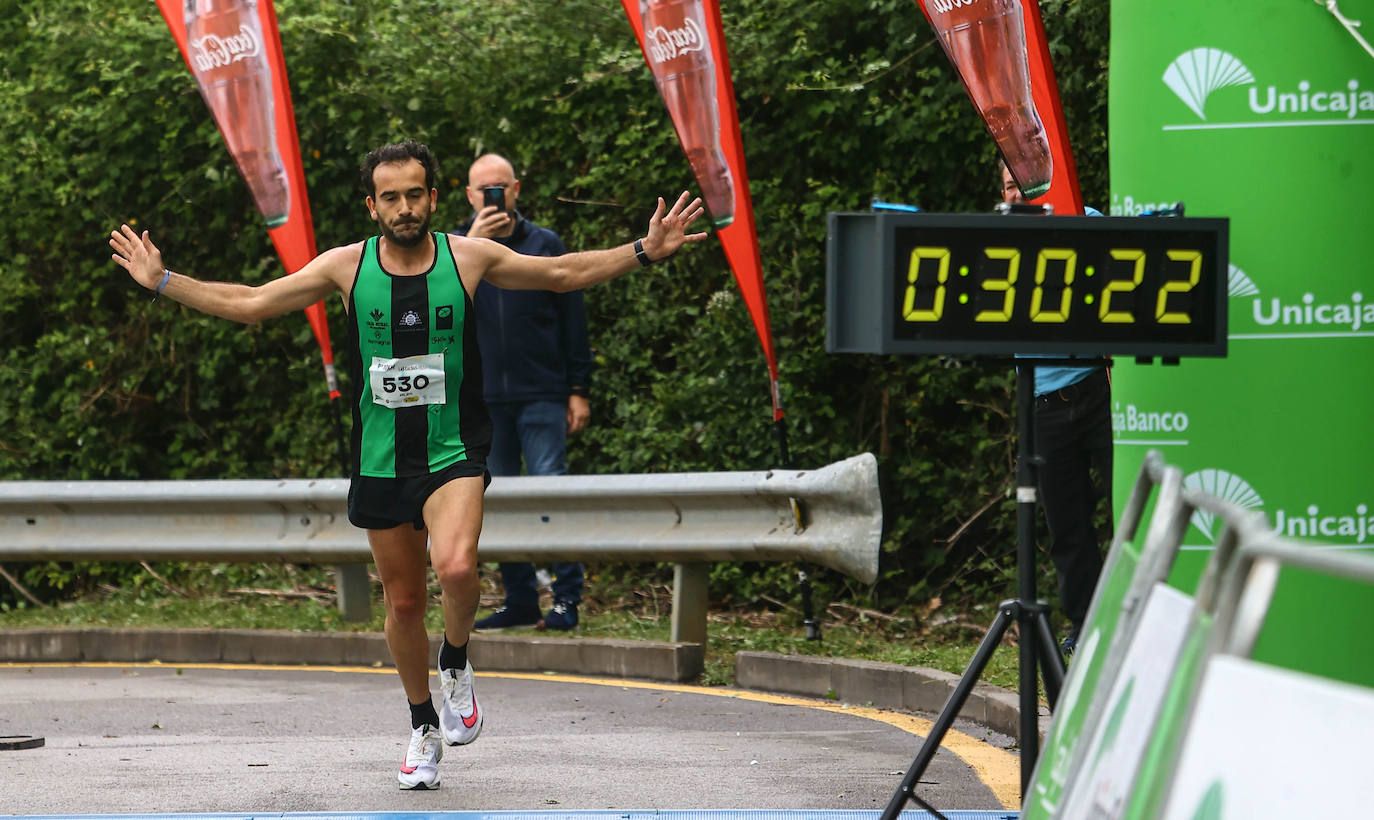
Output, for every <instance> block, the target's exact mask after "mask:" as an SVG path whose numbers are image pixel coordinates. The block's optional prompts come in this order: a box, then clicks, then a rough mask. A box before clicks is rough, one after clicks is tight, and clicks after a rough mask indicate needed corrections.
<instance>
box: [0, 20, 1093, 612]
mask: <svg viewBox="0 0 1374 820" xmlns="http://www.w3.org/2000/svg"><path fill="white" fill-rule="evenodd" d="M3 5H4V7H5V10H6V12H7V13H6V14H3V15H0V49H3V53H4V54H5V57H4V62H3V67H2V68H0V102H2V103H3V104H0V145H3V146H5V151H6V155H7V156H6V159H7V161H8V163H9V165H8V169H7V172H6V173H5V174H3V175H0V198H3V200H4V201H7V202H10V203H11V207H10V210H9V212H8V214H7V218H6V220H5V221H4V224H3V226H0V238H2V239H0V241H2V243H3V247H4V248H5V253H4V255H3V256H0V287H2V288H3V291H4V293H5V297H6V298H5V299H3V300H0V339H3V344H4V348H5V350H6V351H8V353H7V355H6V356H5V358H4V360H3V362H0V395H3V396H4V398H3V401H0V479H73V480H74V479H132V478H144V479H166V478H236V477H266V476H291V477H302V476H332V475H338V474H339V472H340V465H339V462H338V458H337V455H336V450H335V444H336V437H335V430H334V422H333V417H332V414H331V411H330V407H329V403H328V401H327V398H326V395H325V390H324V384H323V378H322V375H321V369H320V357H319V352H318V350H317V348H316V345H315V343H314V341H313V340H312V337H311V334H310V330H309V327H308V325H307V323H306V322H305V320H304V318H303V317H302V316H299V315H297V316H293V317H285V318H282V319H278V320H275V321H271V322H267V323H264V324H262V325H258V326H252V327H246V328H245V327H241V326H237V325H233V324H230V323H228V322H224V321H221V320H218V319H212V318H208V317H205V316H202V315H200V314H196V313H194V312H192V311H189V310H187V309H184V308H181V307H179V306H177V305H176V304H174V303H170V302H168V301H165V300H164V301H159V302H156V303H152V302H150V300H149V295H148V294H147V293H146V292H144V291H143V290H142V289H140V288H138V287H137V286H135V285H133V284H132V283H131V282H130V281H129V279H128V277H127V276H126V275H125V274H124V273H123V271H122V270H120V269H119V268H117V267H116V266H115V265H114V264H112V263H111V262H110V260H109V249H108V247H107V245H106V238H107V237H108V234H109V231H110V230H111V229H112V228H114V227H116V226H117V225H118V224H119V223H120V222H121V221H126V220H127V221H129V222H130V224H133V225H135V226H136V227H138V228H140V229H142V228H147V229H149V230H151V231H152V234H153V237H154V239H155V241H156V242H158V244H159V245H160V246H161V248H162V249H163V251H164V253H165V255H166V259H167V261H168V264H170V265H171V266H172V267H174V268H175V269H177V270H182V271H186V272H189V273H192V274H195V275H198V276H201V277H202V278H213V279H221V280H228V281H238V282H247V283H257V282H262V281H264V280H266V279H268V278H271V277H275V276H278V275H280V274H281V273H282V271H281V268H280V263H279V262H278V260H277V258H276V255H275V253H274V251H273V248H272V246H271V244H270V243H269V242H268V240H267V236H266V232H265V231H264V229H263V225H262V222H261V219H260V217H259V216H258V214H257V212H256V210H255V209H254V208H253V206H252V204H251V202H250V199H249V195H248V193H247V189H246V187H245V186H244V185H243V183H242V181H241V179H240V177H239V175H238V173H237V170H236V168H235V166H234V164H233V162H232V160H231V159H230V157H229V155H228V153H227V152H226V150H225V149H224V144H223V141H222V139H221V138H220V136H219V133H218V132H217V130H216V129H215V126H214V124H213V122H212V120H211V119H210V117H209V115H208V112H207V110H206V108H205V106H204V104H203V103H202V101H201V99H200V96H199V95H198V93H197V91H196V87H195V84H194V81H193V80H192V77H191V75H190V73H189V72H188V71H187V70H186V67H185V65H184V63H183V62H182V61H181V58H180V56H179V54H178V53H177V50H176V48H175V46H174V44H173V42H172V39H171V38H170V36H169V35H168V31H167V28H166V25H165V24H164V23H163V21H162V18H161V16H160V14H159V13H158V11H157V7H156V6H155V5H154V4H153V3H152V2H149V0H19V1H18V2H16V0H6V2H4V4H3ZM721 6H722V14H723V17H724V21H725V25H726V31H727V39H728V41H729V47H730V60H731V63H732V67H733V70H734V84H735V89H736V94H737V98H738V107H739V112H740V117H741V121H742V123H741V124H742V130H743V138H744V143H745V146H746V150H747V154H748V162H749V169H748V170H749V175H750V185H751V189H752V193H753V197H754V208H755V214H756V220H757V224H758V232H759V241H760V245H761V249H762V258H763V261H764V274H765V279H766V282H767V296H768V304H769V308H770V312H771V322H772V329H773V335H774V339H775V343H776V349H777V355H778V360H779V364H780V367H781V382H782V389H783V399H784V405H785V408H786V411H787V418H786V425H787V430H788V434H789V443H790V449H791V455H792V460H793V462H794V464H795V466H797V467H803V468H814V467H820V466H823V465H825V464H828V463H831V462H834V461H837V460H840V459H843V458H845V457H848V456H850V455H853V454H855V453H858V452H863V451H872V452H874V453H875V454H877V455H878V456H879V459H880V464H881V469H882V477H883V483H884V508H885V510H886V518H887V530H888V532H887V535H886V538H885V543H884V556H883V572H882V577H881V579H880V581H879V583H878V584H877V585H876V586H875V587H874V588H872V589H859V588H856V586H855V585H854V583H853V582H852V581H848V580H846V579H844V578H842V577H840V576H838V575H833V574H830V573H820V574H819V577H818V579H817V580H818V594H819V595H821V596H823V597H825V598H830V597H851V598H861V599H864V600H866V601H869V602H871V603H873V604H875V605H877V606H880V607H884V608H887V609H889V610H892V609H896V608H898V607H903V606H909V605H911V604H915V603H917V602H920V601H923V600H925V599H928V598H930V597H932V596H934V595H938V594H941V593H944V594H950V593H951V592H953V591H962V592H965V593H967V592H970V591H976V592H978V593H980V594H982V593H988V594H991V593H992V592H993V591H996V592H999V593H1000V592H1003V591H1006V590H1007V589H1008V588H1009V585H1008V581H1009V578H1010V572H1011V561H1012V557H1011V556H1012V554H1013V548H1012V547H1013V544H1014V527H1015V525H1014V516H1013V502H1012V500H1011V497H1010V485H1011V481H1010V478H1011V474H1012V450H1013V441H1014V436H1013V430H1014V421H1013V418H1012V415H1013V401H1012V386H1013V378H1012V376H1011V373H1010V370H1009V368H1007V367H1006V365H1005V363H987V362H982V363H980V362H972V361H970V362H961V361H954V360H947V359H941V358H935V357H921V358H917V357H876V356H854V355H845V356H837V355H829V354H827V353H826V352H825V349H824V324H825V321H824V320H825V317H824V313H825V304H824V287H823V284H824V275H825V274H824V267H825V215H826V213H827V212H828V211H837V210H858V209H866V208H867V205H868V203H869V202H870V200H871V199H872V198H874V197H881V198H884V199H888V200H894V201H903V202H912V203H918V204H920V205H921V206H923V207H924V208H926V209H927V210H937V211H968V210H972V211H986V210H988V209H989V207H990V206H991V204H992V203H993V202H994V201H996V191H997V181H996V177H995V171H994V159H995V152H994V149H993V147H992V144H991V141H990V140H989V139H988V138H987V136H986V134H985V132H984V130H983V127H982V125H981V123H980V121H979V120H978V118H977V116H976V114H975V113H974V112H973V109H972V106H971V105H969V103H968V101H967V98H966V96H965V95H964V92H963V90H962V88H961V87H960V85H959V83H958V81H957V77H956V76H955V75H954V73H953V71H952V70H951V68H950V67H949V65H948V63H947V61H946V59H945V57H944V55H943V53H942V52H941V50H940V48H939V46H938V45H937V44H935V42H934V39H933V34H932V32H931V30H930V27H929V25H928V23H927V22H926V21H925V19H924V18H923V16H922V14H921V12H920V10H919V8H918V7H917V5H916V4H915V2H913V0H826V2H815V0H723V2H722V3H721ZM1042 7H1043V9H1044V17H1045V21H1046V26H1047V29H1048V31H1049V34H1050V37H1051V40H1052V54H1053V57H1054V59H1055V61H1056V69H1057V72H1058V77H1059V82H1060V85H1061V93H1062V94H1063V97H1064V100H1065V105H1066V111H1067V118H1068V122H1069V125H1070V129H1071V135H1072V138H1073V142H1074V146H1075V151H1076V158H1077V164H1078V171H1079V175H1080V179H1081V182H1082V185H1083V189H1084V193H1085V198H1086V200H1087V201H1089V202H1103V201H1105V200H1106V193H1107V183H1106V137H1105V134H1106V93H1105V80H1106V59H1107V58H1106V52H1107V2H1106V0H1044V2H1043V3H1042ZM276 8H277V14H278V17H279V21H280V26H281V34H282V40H283V44H284V49H285V53H286V56H287V63H288V67H289V71H290V79H291V86H292V92H293V99H294V104H295V109H296V118H297V124H298V129H299V135H300V144H301V148H302V152H303V155H304V161H305V170H306V176H307V181H308V185H309V190H310V201H311V207H312V210H313V214H314V221H315V229H316V233H317V239H318V244H319V246H320V247H321V248H327V247H331V246H333V245H337V244H342V243H346V242H351V241H356V240H357V239H359V238H361V237H363V236H365V235H368V234H369V233H371V232H373V228H374V226H373V224H372V223H371V222H370V221H369V219H368V217H367V213H366V211H365V209H364V208H363V207H362V203H361V194H360V193H359V191H358V188H357V183H356V168H357V164H358V161H359V159H360V158H361V156H362V155H363V154H364V153H365V152H366V151H367V150H369V149H370V148H373V147H375V146H377V145H379V144H382V143H384V142H391V141H395V140H397V139H400V138H405V137H414V138H416V139H419V140H421V141H423V142H426V143H428V144H429V145H430V146H431V147H432V148H433V150H434V151H435V153H436V154H437V156H438V157H439V160H440V164H441V174H440V177H441V178H440V184H439V188H440V207H439V213H438V215H437V217H436V223H435V224H436V227H439V228H444V227H447V226H452V225H454V224H456V223H458V222H460V221H461V220H463V219H465V218H466V217H467V215H468V211H469V209H468V206H467V204H466V201H465V200H464V198H463V196H462V192H461V186H462V184H463V181H464V176H465V173H466V167H467V164H468V162H470V161H471V159H472V158H474V157H475V156H476V155H477V154H478V153H480V152H483V151H488V150H494V151H499V152H501V153H504V154H506V155H508V156H510V157H511V158H512V159H514V160H515V163H516V167H517V174H518V175H519V176H520V177H521V178H522V180H523V185H524V188H523V196H522V200H521V204H522V207H523V209H524V210H525V212H526V214H527V215H528V216H530V217H532V218H533V219H535V220H536V221H538V222H541V223H543V224H545V225H547V226H549V227H551V228H553V229H554V230H556V231H557V232H558V233H559V234H561V235H562V237H563V238H564V240H565V241H566V243H567V245H568V246H569V247H570V248H574V249H578V248H590V247H601V246H605V245H609V244H617V243H620V242H623V241H627V240H628V239H630V238H633V237H634V236H637V235H640V233H641V232H642V230H643V226H644V224H645V222H646V220H647V217H648V214H649V211H650V206H651V203H652V202H653V198H654V197H655V196H658V195H670V194H672V193H673V192H676V191H679V190H681V189H683V188H684V187H689V186H691V185H692V180H691V178H690V173H689V171H688V168H687V165H686V162H685V161H684V159H683V156H682V153H681V151H680V150H679V149H678V147H677V142H676V139H675V135H674V132H673V128H672V125H671V122H670V120H669V118H668V116H667V114H666V111H665V109H664V107H663V105H662V103H661V101H660V100H659V97H658V95H657V92H656V91H655V89H654V85H653V82H652V79H651V77H650V75H649V73H648V70H647V69H646V68H645V66H644V63H643V58H642V56H641V54H640V52H639V50H638V46H637V45H636V43H635V40H634V36H633V34H632V32H631V29H630V27H629V25H628V23H627V21H626V20H625V16H624V12H623V10H622V8H621V5H620V3H618V2H616V0H562V2H559V3H544V2H531V0H522V1H521V2H516V0H488V2H484V3H454V2H451V0H411V2H407V3H402V4H382V3H371V2H354V1H353V0H277V3H276ZM587 302H588V306H589V313H590V319H591V327H592V337H593V345H594V347H595V349H596V362H597V368H596V371H595V374H594V385H595V386H594V405H593V412H594V423H593V426H592V427H591V429H590V430H588V431H587V432H586V433H584V434H582V435H580V436H578V437H577V438H576V441H575V442H574V443H573V446H572V452H571V460H572V463H573V464H574V465H575V467H574V468H575V469H576V470H578V471H582V472H658V471H677V470H757V469H766V468H771V467H775V466H780V465H779V464H778V460H779V456H778V447H777V444H776V442H775V440H774V437H773V431H772V419H771V412H770V404H769V398H768V384H767V378H766V370H765V367H764V360H763V356H762V355H761V353H760V349H759V343H758V340H757V338H756V337H755V335H754V331H753V328H752V325H751V323H750V321H749V319H748V316H747V311H746V309H745V307H744V305H743V302H742V300H741V299H739V298H738V292H737V290H736V288H735V286H734V284H733V282H732V280H731V275H730V272H729V270H728V268H727V266H726V264H725V260H724V256H723V254H722V253H721V252H720V250H719V246H718V245H715V244H708V245H702V246H697V247H695V248H693V249H690V250H688V251H687V252H684V253H681V254H679V256H678V257H676V258H674V259H673V260H671V261H669V262H667V263H664V264H662V265H660V266H656V267H655V268H653V269H650V270H647V271H645V272H643V273H640V274H637V275H633V276H628V277H625V278H623V279H620V280H617V281H615V282H613V283H610V284H608V285H604V286H601V287H598V288H596V289H594V290H593V291H589V292H588V294H587ZM329 315H330V321H331V325H332V328H333V331H334V335H335V337H336V348H337V349H336V355H337V356H338V357H339V361H340V370H341V372H342V371H345V370H346V366H347V362H348V356H349V353H348V351H346V350H344V349H342V346H341V345H338V344H337V341H338V340H342V339H343V338H344V331H343V327H344V324H343V320H342V310H341V308H340V305H339V303H338V301H337V300H332V301H331V302H330V304H329ZM345 387H346V388H347V387H348V386H347V385H345ZM344 415H345V416H346V415H347V413H344ZM346 423H347V420H346V419H345V424H346ZM24 571H25V573H26V576H25V577H27V578H28V579H29V581H30V582H31V583H38V582H41V580H42V579H43V578H47V579H48V582H49V583H50V584H52V585H54V586H62V585H64V584H69V583H72V582H73V581H74V580H75V579H74V573H71V572H67V571H65V570H63V569H62V568H60V567H58V566H56V565H50V566H47V567H40V566H27V567H25V568H24ZM784 571H785V568H779V567H771V568H770V567H753V566H738V565H721V566H719V567H718V568H717V570H716V574H715V576H714V577H713V584H714V586H713V592H714V593H715V595H716V597H717V598H718V599H721V600H734V601H739V600H749V599H752V598H753V597H754V596H755V595H756V594H758V593H759V592H760V591H761V590H763V589H765V588H767V587H769V586H773V585H777V584H778V583H779V582H784V583H785V576H784ZM75 574H79V573H75ZM4 586H7V585H0V601H2V600H4V599H5V598H6V597H7V596H10V595H11V594H12V593H11V592H10V590H8V589H5V588H3V587H4Z"/></svg>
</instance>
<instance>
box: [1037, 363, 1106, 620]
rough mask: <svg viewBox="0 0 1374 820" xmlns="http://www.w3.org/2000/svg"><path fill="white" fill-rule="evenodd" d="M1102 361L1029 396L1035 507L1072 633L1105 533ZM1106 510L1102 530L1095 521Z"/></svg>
mask: <svg viewBox="0 0 1374 820" xmlns="http://www.w3.org/2000/svg"><path fill="white" fill-rule="evenodd" d="M1111 404H1112V396H1111V384H1110V382H1109V380H1108V378H1107V371H1106V369H1105V368H1104V369H1102V370H1099V371H1097V372H1096V373H1094V374H1093V375H1091V376H1089V377H1087V378H1086V379H1083V380H1082V381H1079V382H1077V383H1075V384H1071V385H1069V386H1068V387H1065V388H1063V389H1062V390H1056V391H1055V392H1053V393H1047V394H1045V395H1043V396H1036V397H1035V452H1036V455H1038V456H1040V457H1041V458H1042V459H1043V463H1041V464H1040V465H1039V469H1038V472H1037V482H1036V483H1037V484H1038V486H1039V494H1040V507H1041V509H1043V510H1044V511H1045V520H1046V523H1047V524H1048V525H1049V531H1050V558H1051V560H1053V561H1054V568H1055V573H1056V576H1057V580H1058V586H1059V602H1060V606H1061V607H1063V610H1064V615H1065V616H1066V617H1067V618H1068V619H1069V621H1070V622H1072V624H1073V628H1074V631H1075V633H1076V632H1077V629H1078V627H1081V626H1082V625H1083V619H1084V618H1085V617H1086V616H1087V614H1088V605H1089V604H1091V603H1092V597H1093V589H1094V588H1095V587H1096V586H1097V577H1098V575H1100V574H1101V573H1102V544H1103V543H1104V542H1108V541H1110V540H1111V528H1112V523H1113V521H1114V516H1113V515H1112V506H1111V505H1112V416H1111ZM1099 512H1102V513H1105V516H1104V517H1105V521H1106V524H1105V527H1104V530H1105V535H1103V534H1102V533H1100V532H1099V530H1098V526H1097V524H1096V523H1095V522H1096V520H1097V518H1098V515H1099Z"/></svg>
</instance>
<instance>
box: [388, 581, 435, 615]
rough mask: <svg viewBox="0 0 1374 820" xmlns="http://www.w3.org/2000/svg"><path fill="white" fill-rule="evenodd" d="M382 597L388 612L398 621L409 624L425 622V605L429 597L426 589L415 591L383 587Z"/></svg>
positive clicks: (420, 588)
mask: <svg viewBox="0 0 1374 820" xmlns="http://www.w3.org/2000/svg"><path fill="white" fill-rule="evenodd" d="M382 597H383V599H384V600H385V602H386V610H387V612H388V613H389V614H390V615H391V616H392V617H393V618H395V619H396V620H397V621H401V622H403V623H408V622H412V621H423V620H424V618H425V604H426V603H427V597H428V591H427V590H426V589H425V588H424V587H419V588H414V589H412V588H407V589H399V588H395V587H393V588H391V589H388V588H386V587H383V588H382Z"/></svg>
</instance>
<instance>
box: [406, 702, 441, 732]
mask: <svg viewBox="0 0 1374 820" xmlns="http://www.w3.org/2000/svg"><path fill="white" fill-rule="evenodd" d="M426 723H428V724H429V725H430V726H438V725H439V713H438V712H436V711H434V699H433V698H425V702H424V703H412V704H410V728H412V729H418V728H420V727H421V726H424V725H425V724H426Z"/></svg>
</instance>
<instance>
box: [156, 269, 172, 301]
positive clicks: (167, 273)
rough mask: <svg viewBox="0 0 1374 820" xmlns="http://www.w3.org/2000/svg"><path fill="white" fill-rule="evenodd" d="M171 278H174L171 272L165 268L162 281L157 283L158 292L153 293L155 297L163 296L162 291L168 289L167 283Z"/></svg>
mask: <svg viewBox="0 0 1374 820" xmlns="http://www.w3.org/2000/svg"><path fill="white" fill-rule="evenodd" d="M171 278H172V272H171V271H169V270H167V269H166V268H163V269H162V281H161V282H158V283H157V290H154V291H153V295H155V296H161V295H162V289H163V288H165V287H167V282H168V281H169V280H170V279H171Z"/></svg>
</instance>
